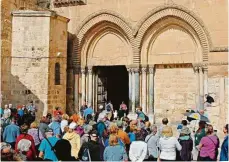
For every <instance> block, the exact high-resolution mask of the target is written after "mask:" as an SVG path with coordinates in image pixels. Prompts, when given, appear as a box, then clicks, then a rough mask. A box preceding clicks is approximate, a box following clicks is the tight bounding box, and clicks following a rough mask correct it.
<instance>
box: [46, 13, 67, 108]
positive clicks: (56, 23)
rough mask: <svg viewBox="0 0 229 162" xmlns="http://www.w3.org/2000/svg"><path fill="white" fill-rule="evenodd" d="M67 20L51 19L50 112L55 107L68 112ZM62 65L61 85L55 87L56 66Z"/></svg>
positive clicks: (60, 18) (61, 18)
mask: <svg viewBox="0 0 229 162" xmlns="http://www.w3.org/2000/svg"><path fill="white" fill-rule="evenodd" d="M66 22H67V19H66V18H63V17H59V16H58V17H57V18H52V19H51V25H50V48H49V52H50V53H49V57H50V59H49V65H48V66H49V79H48V86H49V88H48V111H49V112H52V111H53V110H54V109H55V107H57V106H58V107H61V108H62V110H63V111H64V112H65V110H66V82H67V81H66V79H67V76H66V70H67V38H68V33H67V23H66ZM56 63H59V64H60V85H55V64H56Z"/></svg>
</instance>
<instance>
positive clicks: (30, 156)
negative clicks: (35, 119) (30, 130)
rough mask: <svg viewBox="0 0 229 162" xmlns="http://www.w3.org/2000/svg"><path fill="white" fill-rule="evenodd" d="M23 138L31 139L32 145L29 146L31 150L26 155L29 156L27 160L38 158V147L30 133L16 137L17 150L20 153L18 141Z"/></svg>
mask: <svg viewBox="0 0 229 162" xmlns="http://www.w3.org/2000/svg"><path fill="white" fill-rule="evenodd" d="M21 139H27V140H29V141H31V146H30V148H29V151H28V152H26V157H27V160H30V161H31V160H34V159H35V158H36V148H35V143H34V140H33V137H32V136H31V135H29V134H20V135H19V136H18V137H17V139H16V144H15V151H16V152H17V153H18V152H19V150H18V142H19V141H20V140H21Z"/></svg>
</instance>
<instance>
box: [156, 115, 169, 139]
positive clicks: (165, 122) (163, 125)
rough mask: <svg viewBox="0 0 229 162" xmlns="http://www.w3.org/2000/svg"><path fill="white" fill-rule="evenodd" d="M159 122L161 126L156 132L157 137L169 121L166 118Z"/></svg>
mask: <svg viewBox="0 0 229 162" xmlns="http://www.w3.org/2000/svg"><path fill="white" fill-rule="evenodd" d="M161 122H162V125H161V127H160V128H159V132H158V134H159V136H161V133H162V130H163V128H164V127H165V126H167V125H168V123H169V120H168V118H163V119H162V121H161Z"/></svg>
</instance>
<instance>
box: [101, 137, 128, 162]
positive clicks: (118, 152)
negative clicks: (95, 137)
mask: <svg viewBox="0 0 229 162" xmlns="http://www.w3.org/2000/svg"><path fill="white" fill-rule="evenodd" d="M103 159H104V161H128V156H127V153H126V150H125V149H124V147H123V146H120V145H119V143H118V137H117V136H116V135H110V138H109V146H108V147H106V148H105V150H104V153H103Z"/></svg>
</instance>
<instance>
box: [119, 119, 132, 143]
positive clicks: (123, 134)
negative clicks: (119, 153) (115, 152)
mask: <svg viewBox="0 0 229 162" xmlns="http://www.w3.org/2000/svg"><path fill="white" fill-rule="evenodd" d="M117 126H118V132H117V135H118V137H119V138H120V139H121V140H122V142H123V143H124V144H125V145H129V144H130V138H129V136H128V134H127V133H126V132H124V131H123V121H121V120H119V121H117Z"/></svg>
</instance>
